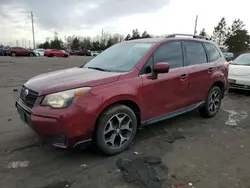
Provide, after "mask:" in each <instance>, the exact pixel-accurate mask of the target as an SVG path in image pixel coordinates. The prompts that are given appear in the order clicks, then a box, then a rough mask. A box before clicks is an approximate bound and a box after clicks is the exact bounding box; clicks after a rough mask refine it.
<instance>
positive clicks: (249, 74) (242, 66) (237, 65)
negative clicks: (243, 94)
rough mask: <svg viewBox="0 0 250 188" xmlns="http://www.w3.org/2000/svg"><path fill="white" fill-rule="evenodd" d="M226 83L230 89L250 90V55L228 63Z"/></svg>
mask: <svg viewBox="0 0 250 188" xmlns="http://www.w3.org/2000/svg"><path fill="white" fill-rule="evenodd" d="M228 81H229V87H230V88H231V89H240V90H250V53H245V54H241V55H240V56H238V57H237V58H236V59H235V60H234V61H232V62H230V68H229V76H228Z"/></svg>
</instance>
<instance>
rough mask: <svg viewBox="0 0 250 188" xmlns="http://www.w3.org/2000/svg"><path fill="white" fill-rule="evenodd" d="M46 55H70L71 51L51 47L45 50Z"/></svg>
mask: <svg viewBox="0 0 250 188" xmlns="http://www.w3.org/2000/svg"><path fill="white" fill-rule="evenodd" d="M44 56H47V57H69V56H70V55H69V53H68V52H65V51H64V50H57V49H49V50H46V51H45V52H44Z"/></svg>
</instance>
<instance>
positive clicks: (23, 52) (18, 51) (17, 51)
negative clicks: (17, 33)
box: [7, 47, 36, 57]
mask: <svg viewBox="0 0 250 188" xmlns="http://www.w3.org/2000/svg"><path fill="white" fill-rule="evenodd" d="M7 54H8V55H11V56H13V57H15V56H30V57H34V56H36V54H35V52H33V51H32V50H28V49H26V48H22V47H10V48H9V49H8V50H7Z"/></svg>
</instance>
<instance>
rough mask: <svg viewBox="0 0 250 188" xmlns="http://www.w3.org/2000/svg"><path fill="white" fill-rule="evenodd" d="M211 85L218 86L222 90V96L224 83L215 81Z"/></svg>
mask: <svg viewBox="0 0 250 188" xmlns="http://www.w3.org/2000/svg"><path fill="white" fill-rule="evenodd" d="M213 86H217V87H219V88H220V89H221V91H222V96H224V83H223V82H221V81H217V82H215V83H214V84H213Z"/></svg>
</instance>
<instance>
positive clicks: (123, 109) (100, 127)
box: [96, 105, 138, 155]
mask: <svg viewBox="0 0 250 188" xmlns="http://www.w3.org/2000/svg"><path fill="white" fill-rule="evenodd" d="M118 113H125V114H127V115H128V116H129V117H130V118H131V120H132V127H133V131H132V135H131V137H130V138H129V140H128V141H127V143H126V144H124V146H123V147H121V148H119V149H110V148H108V147H107V146H106V144H105V141H104V136H103V132H104V127H105V125H106V123H107V122H108V120H109V119H110V118H111V117H112V116H114V115H115V114H118ZM137 126H138V125H137V118H136V115H135V113H134V112H133V110H131V109H130V108H129V107H127V106H125V105H115V106H113V107H111V108H109V109H107V110H105V111H104V112H103V113H102V114H101V116H100V118H99V119H98V121H97V128H96V144H97V146H98V147H99V149H100V150H101V151H102V153H103V154H105V155H115V154H118V153H121V152H122V151H124V150H126V149H127V148H128V147H129V146H130V145H131V144H132V142H133V140H134V137H135V135H136V132H137Z"/></svg>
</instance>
